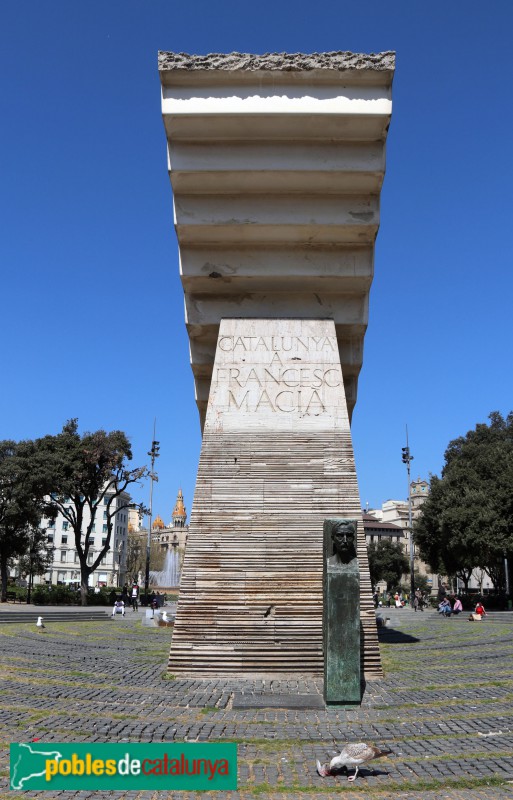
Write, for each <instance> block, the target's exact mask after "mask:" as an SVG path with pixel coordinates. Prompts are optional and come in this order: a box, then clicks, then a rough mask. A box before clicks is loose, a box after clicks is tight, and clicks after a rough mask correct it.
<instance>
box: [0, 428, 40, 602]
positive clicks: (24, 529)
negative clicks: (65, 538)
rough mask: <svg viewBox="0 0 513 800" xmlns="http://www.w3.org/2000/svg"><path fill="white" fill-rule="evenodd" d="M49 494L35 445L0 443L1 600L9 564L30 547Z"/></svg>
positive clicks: (5, 585) (5, 592)
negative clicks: (46, 496) (46, 495)
mask: <svg viewBox="0 0 513 800" xmlns="http://www.w3.org/2000/svg"><path fill="white" fill-rule="evenodd" d="M47 491H48V486H47V484H45V482H44V479H43V476H42V475H41V473H40V470H39V468H38V459H37V447H36V444H35V443H34V442H31V441H24V442H13V441H9V440H4V441H0V574H1V583H2V589H1V599H2V601H5V599H6V596H7V568H8V565H9V562H10V561H11V560H12V559H14V558H17V557H19V556H22V555H23V554H24V553H26V552H27V550H28V549H29V547H30V543H31V532H32V531H33V530H34V529H36V528H38V526H39V523H40V521H41V517H42V514H43V508H44V495H45V493H46V492H47Z"/></svg>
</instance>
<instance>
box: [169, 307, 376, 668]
mask: <svg viewBox="0 0 513 800" xmlns="http://www.w3.org/2000/svg"><path fill="white" fill-rule="evenodd" d="M339 516H340V517H345V518H348V519H351V520H355V521H356V527H357V532H356V551H357V556H358V561H359V566H360V572H361V575H360V588H359V589H358V590H357V594H358V595H359V596H360V606H359V608H360V612H359V621H358V626H359V624H360V619H361V626H362V627H361V639H362V642H361V650H362V659H363V665H362V674H363V671H364V672H365V675H366V677H370V676H371V675H373V674H374V675H378V676H379V675H381V674H382V673H381V665H380V657H379V647H378V638H377V629H376V620H375V613H374V606H373V603H372V596H371V585H370V577H369V571H368V561H367V550H366V545H365V536H364V531H363V523H362V516H361V504H360V498H359V495H358V485H357V480H356V470H355V465H354V457H353V450H352V444H351V433H350V428H349V418H348V413H347V406H346V400H345V394H344V383H343V375H342V372H341V366H340V356H339V349H338V344H337V338H336V331H335V325H334V323H333V321H332V320H326V319H324V320H318V319H315V320H312V319H309V320H306V319H281V320H273V319H223V320H222V322H221V327H220V334H219V339H218V343H217V349H216V357H215V366H214V371H213V374H212V381H211V387H210V396H209V403H208V411H207V419H206V423H205V429H204V433H203V442H202V448H201V456H200V464H199V469H198V480H197V484H196V491H195V495H194V504H193V508H192V514H191V522H190V528H189V536H188V541H187V548H186V552H185V558H184V564H183V571H182V577H181V583H180V596H179V599H178V607H177V613H176V620H175V626H174V631H173V639H172V644H171V653H170V659H169V667H168V668H169V671H170V672H172V673H173V674H176V675H196V676H202V677H203V676H221V675H230V674H231V675H233V674H236V675H237V676H238V677H250V676H252V675H256V676H259V677H263V676H264V675H272V676H283V675H288V676H292V675H295V674H297V675H303V676H305V675H311V676H314V677H321V676H322V674H323V621H322V616H323V522H324V520H325V519H326V518H332V517H339ZM357 614H358V612H357ZM358 630H359V631H360V628H359V627H358Z"/></svg>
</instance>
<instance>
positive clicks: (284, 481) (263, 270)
mask: <svg viewBox="0 0 513 800" xmlns="http://www.w3.org/2000/svg"><path fill="white" fill-rule="evenodd" d="M159 69H160V76H161V82H162V109H163V117H164V126H165V130H166V136H167V139H168V153H169V170H170V176H171V182H172V186H173V192H174V211H175V227H176V231H177V236H178V242H179V246H180V270H181V276H182V283H183V287H184V293H185V313H186V325H187V329H188V332H189V340H190V354H191V363H192V369H193V373H194V378H195V385H196V400H197V404H198V408H199V411H200V420H201V424H202V427H203V443H202V450H201V456H200V464H199V470H198V479H197V484H196V492H195V496H194V502H193V508H192V513H191V519H190V529H189V538H188V544H187V550H186V555H185V560H184V564H183V571H182V578H181V584H180V599H179V603H178V609H177V617H176V624H175V629H174V633H173V641H172V647H171V655H170V662H169V668H170V670H171V671H172V672H174V673H175V674H198V675H202V674H203V675H222V674H228V673H232V672H235V673H238V674H241V673H242V674H251V673H255V674H260V675H264V674H270V675H283V674H285V673H289V674H290V673H301V674H305V673H310V674H313V675H322V674H323V650H322V648H323V645H322V605H323V599H322V595H323V588H322V586H323V569H324V567H323V533H322V531H323V522H324V520H325V519H329V518H339V517H343V518H347V519H351V520H355V521H356V525H357V542H356V546H357V552H358V561H359V565H360V617H361V622H362V648H361V649H362V658H363V669H364V670H365V674H366V675H367V676H368V677H371V676H372V675H379V674H380V670H381V665H380V660H379V649H378V645H377V632H376V625H375V619H374V613H373V606H372V599H371V591H370V590H371V587H370V581H369V575H368V564H367V555H366V548H365V541H364V535H363V526H362V523H361V506H360V500H359V496H358V487H357V481H356V472H355V467H354V458H353V452H352V444H351V434H350V427H349V424H350V415H351V413H352V409H353V407H354V404H355V401H356V388H357V380H358V374H359V371H360V368H361V365H362V357H363V337H364V333H365V329H366V326H367V317H368V293H369V287H370V284H371V281H372V274H373V253H374V240H375V237H376V234H377V229H378V224H379V194H380V189H381V184H382V180H383V175H384V165H385V140H386V134H387V130H388V126H389V123H390V115H391V84H392V78H393V70H394V55H393V53H380V54H376V55H362V54H351V53H321V54H312V55H302V54H295V55H288V54H267V55H265V56H254V55H248V54H240V53H232V54H229V55H222V54H213V55H208V56H188V55H184V54H175V53H160V54H159Z"/></svg>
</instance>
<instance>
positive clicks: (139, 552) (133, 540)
mask: <svg viewBox="0 0 513 800" xmlns="http://www.w3.org/2000/svg"><path fill="white" fill-rule="evenodd" d="M146 541H147V531H146V532H144V533H143V534H141V533H139V532H136V531H132V532H131V533H129V534H128V543H127V554H126V573H127V575H128V576H129V577H132V578H134V579H135V578H136V577H137V575H138V573H139V572H141V573H144V570H145V567H146ZM165 557H166V551H165V550H164V548H163V547H161V546H160V544H159V543H158V542H154V541H151V542H150V564H151V568H152V570H155V571H159V570H161V569H162V567H163V566H164V560H165Z"/></svg>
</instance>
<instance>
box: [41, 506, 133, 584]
mask: <svg viewBox="0 0 513 800" xmlns="http://www.w3.org/2000/svg"><path fill="white" fill-rule="evenodd" d="M108 500H109V495H106V496H105V498H104V502H103V504H102V505H100V506H98V509H97V511H96V518H95V521H94V523H93V530H92V536H93V542H94V543H93V545H92V547H91V549H90V550H89V555H88V562H89V564H92V563H93V561H94V560H95V559H96V558H97V556H98V553H99V551H100V550H101V549H102V547H103V546H104V544H105V541H106V537H107V510H106V508H105V507H106V506H107V503H108ZM113 502H115V503H116V507H117V508H118V509H119V511H116V515H115V517H114V520H113V528H112V534H111V541H110V548H109V550H108V551H107V553H106V554H105V556H104V558H103V559H102V561H101V562H100V564H99V566H98V567H97V569H96V570H95V571H94V572H93V573H91V576H90V578H89V585H90V586H122V585H123V583H124V582H125V562H126V549H127V535H128V504H129V502H130V495H129V494H127V493H126V492H123V493H122V494H120V496H119V497H118V498H117V499H116V500H114V501H113ZM111 510H112V505H111ZM90 520H91V516H90V513H89V509H88V508H87V506H86V507H85V508H84V530H85V529H86V528H87V526H88V525H89V522H90ZM41 527H42V528H43V529H46V531H47V536H48V544H49V546H51V547H53V562H52V565H51V567H50V569H49V570H48V572H47V573H46V574H45V575H44V576H41V577H36V578H35V579H34V585H36V584H38V583H52V584H75V583H80V563H79V560H78V553H77V550H76V547H75V534H74V531H73V529H72V528H71V525H70V523H69V522H68V520H67V519H65V518H64V516H63V515H62V514H61V513H60V512H59V513H58V514H57V516H56V517H55V519H43V520H42V521H41Z"/></svg>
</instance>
